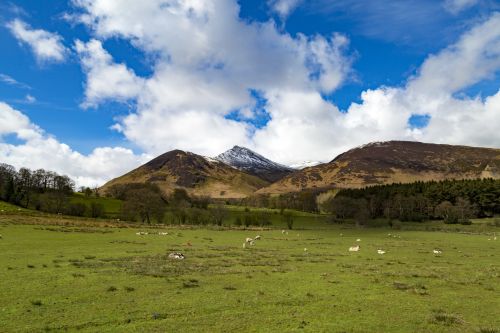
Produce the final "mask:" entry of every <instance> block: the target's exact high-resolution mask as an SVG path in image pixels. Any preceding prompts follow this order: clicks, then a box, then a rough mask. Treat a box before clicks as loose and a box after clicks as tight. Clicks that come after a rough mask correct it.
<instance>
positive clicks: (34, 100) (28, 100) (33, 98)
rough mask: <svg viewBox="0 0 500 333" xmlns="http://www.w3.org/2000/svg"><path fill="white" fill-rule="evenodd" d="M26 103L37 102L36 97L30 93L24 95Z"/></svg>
mask: <svg viewBox="0 0 500 333" xmlns="http://www.w3.org/2000/svg"><path fill="white" fill-rule="evenodd" d="M24 99H25V101H26V103H29V104H33V103H35V102H36V98H35V97H33V96H31V95H30V94H27V95H26V96H25V97H24Z"/></svg>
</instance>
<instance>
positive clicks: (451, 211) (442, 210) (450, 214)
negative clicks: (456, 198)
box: [435, 201, 458, 224]
mask: <svg viewBox="0 0 500 333" xmlns="http://www.w3.org/2000/svg"><path fill="white" fill-rule="evenodd" d="M435 214H436V215H437V216H438V217H440V218H442V219H444V222H445V223H448V224H454V223H458V214H457V210H456V209H455V207H454V206H453V204H452V203H451V202H449V201H443V202H441V203H440V204H439V205H437V206H436V209H435Z"/></svg>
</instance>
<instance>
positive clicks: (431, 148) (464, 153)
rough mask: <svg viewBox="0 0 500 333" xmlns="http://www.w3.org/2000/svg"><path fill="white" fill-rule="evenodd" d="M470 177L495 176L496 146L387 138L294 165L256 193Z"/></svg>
mask: <svg viewBox="0 0 500 333" xmlns="http://www.w3.org/2000/svg"><path fill="white" fill-rule="evenodd" d="M473 178H500V149H491V148H476V147H467V146H452V145H441V144H430V143H421V142H409V141H388V142H374V143H370V144H367V145H364V146H361V147H358V148H354V149H351V150H349V151H347V152H345V153H343V154H340V155H339V156H337V157H336V158H335V159H334V160H332V161H331V162H329V163H325V164H320V165H317V166H313V167H309V168H305V169H303V170H299V171H297V172H295V173H293V174H291V175H289V176H287V177H285V178H283V179H281V180H279V181H277V182H275V183H273V184H271V185H270V186H268V187H265V188H262V189H260V190H258V191H257V193H286V192H296V191H300V190H303V189H315V188H318V189H328V188H359V187H364V186H370V185H379V184H390V183H398V182H401V183H409V182H414V181H429V180H445V179H473Z"/></svg>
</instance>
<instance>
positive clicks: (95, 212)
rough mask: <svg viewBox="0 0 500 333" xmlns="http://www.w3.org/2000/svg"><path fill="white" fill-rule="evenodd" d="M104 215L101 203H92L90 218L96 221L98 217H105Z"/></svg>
mask: <svg viewBox="0 0 500 333" xmlns="http://www.w3.org/2000/svg"><path fill="white" fill-rule="evenodd" d="M104 215H105V210H104V205H103V204H102V203H100V202H95V201H92V202H91V203H90V217H92V218H94V219H96V218H98V217H104Z"/></svg>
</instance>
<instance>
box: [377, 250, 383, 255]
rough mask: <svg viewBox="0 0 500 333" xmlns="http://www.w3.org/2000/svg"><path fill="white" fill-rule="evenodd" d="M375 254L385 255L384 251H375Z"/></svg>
mask: <svg viewBox="0 0 500 333" xmlns="http://www.w3.org/2000/svg"><path fill="white" fill-rule="evenodd" d="M377 253H378V254H385V251H384V250H377Z"/></svg>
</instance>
